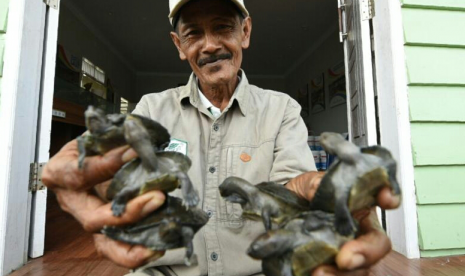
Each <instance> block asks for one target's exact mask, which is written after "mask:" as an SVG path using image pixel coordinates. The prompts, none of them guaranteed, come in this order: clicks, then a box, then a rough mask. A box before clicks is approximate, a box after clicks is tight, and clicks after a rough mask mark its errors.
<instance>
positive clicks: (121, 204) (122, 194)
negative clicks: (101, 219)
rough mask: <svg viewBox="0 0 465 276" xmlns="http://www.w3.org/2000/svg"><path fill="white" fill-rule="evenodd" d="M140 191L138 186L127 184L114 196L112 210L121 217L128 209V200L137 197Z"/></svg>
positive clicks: (116, 215)
mask: <svg viewBox="0 0 465 276" xmlns="http://www.w3.org/2000/svg"><path fill="white" fill-rule="evenodd" d="M138 193H139V188H138V187H131V186H126V187H124V188H123V189H122V190H121V191H119V192H118V193H117V194H116V196H115V197H114V198H113V202H112V204H111V210H112V211H113V215H114V216H115V217H120V216H121V215H122V214H123V213H124V211H125V210H126V204H127V203H128V201H129V200H130V199H132V198H134V197H136V196H137V195H138Z"/></svg>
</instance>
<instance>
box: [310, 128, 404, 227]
mask: <svg viewBox="0 0 465 276" xmlns="http://www.w3.org/2000/svg"><path fill="white" fill-rule="evenodd" d="M320 143H321V144H322V146H323V148H324V149H325V150H326V151H327V152H328V153H330V154H333V155H336V156H337V160H336V161H335V162H334V163H333V164H332V165H331V166H330V167H329V169H328V171H327V172H326V174H325V175H324V177H323V178H322V180H321V182H320V186H319V187H318V189H317V191H316V193H315V197H314V198H313V199H312V201H311V202H310V206H311V207H310V208H311V209H312V210H322V211H326V212H331V213H334V214H335V216H336V219H335V227H336V230H337V232H338V233H339V234H341V235H351V234H352V233H354V232H356V231H357V228H358V227H357V224H356V222H355V220H354V219H353V217H352V216H351V213H353V212H355V211H358V210H362V209H366V208H369V207H372V206H374V205H375V204H376V203H377V195H378V193H379V191H380V190H381V189H382V188H384V187H389V188H390V189H391V190H392V192H393V194H395V195H400V193H401V191H400V187H399V183H398V182H397V179H396V172H397V164H396V161H395V160H394V159H393V157H392V155H391V153H390V152H389V150H387V149H386V148H384V147H381V146H370V147H365V148H359V147H358V146H356V145H354V144H352V143H350V142H349V141H346V140H345V139H344V138H343V137H342V135H340V134H338V133H330V132H326V133H323V134H322V135H321V140H320Z"/></svg>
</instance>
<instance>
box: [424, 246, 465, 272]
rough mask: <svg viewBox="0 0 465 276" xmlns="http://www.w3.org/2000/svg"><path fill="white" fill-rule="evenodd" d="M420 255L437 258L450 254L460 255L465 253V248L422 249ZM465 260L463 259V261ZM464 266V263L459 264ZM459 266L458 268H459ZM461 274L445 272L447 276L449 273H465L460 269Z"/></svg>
mask: <svg viewBox="0 0 465 276" xmlns="http://www.w3.org/2000/svg"><path fill="white" fill-rule="evenodd" d="M420 255H421V257H422V258H437V257H446V256H447V257H449V256H458V255H465V248H459V249H444V250H421V251H420ZM461 262H463V261H461ZM459 267H462V268H463V265H461V266H459ZM459 267H458V268H459ZM458 272H459V274H457V273H456V274H444V275H446V276H449V275H461V274H462V273H465V272H464V271H458Z"/></svg>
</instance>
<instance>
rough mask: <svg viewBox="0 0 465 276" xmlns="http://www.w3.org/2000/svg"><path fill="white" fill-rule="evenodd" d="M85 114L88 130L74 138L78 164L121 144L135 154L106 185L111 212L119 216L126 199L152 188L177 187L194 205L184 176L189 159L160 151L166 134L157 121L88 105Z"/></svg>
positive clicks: (194, 193)
mask: <svg viewBox="0 0 465 276" xmlns="http://www.w3.org/2000/svg"><path fill="white" fill-rule="evenodd" d="M85 117H86V125H87V128H88V130H89V132H88V133H86V134H85V135H83V136H80V137H78V138H77V140H78V150H79V161H78V162H79V167H80V168H82V166H83V162H84V158H85V157H86V156H93V155H97V154H104V153H106V152H108V151H110V150H111V149H114V148H116V147H120V146H123V145H130V146H131V147H132V148H133V149H134V150H135V151H136V152H137V154H138V158H136V159H134V160H132V161H130V162H129V163H126V164H125V165H124V166H123V167H122V168H121V169H120V170H119V171H118V172H117V173H116V174H115V176H114V178H113V180H112V184H111V185H110V187H109V189H108V192H107V193H109V194H107V199H109V200H114V202H113V205H112V210H113V214H114V215H115V216H121V214H122V213H123V212H124V209H125V206H126V203H127V201H129V200H130V199H132V198H134V197H135V196H137V195H138V194H141V193H144V192H146V191H149V190H155V189H157V190H162V191H164V192H170V191H172V190H174V189H175V188H177V187H181V189H182V192H183V198H184V202H185V205H186V206H187V207H193V206H197V204H198V203H199V201H200V199H199V196H198V194H197V191H195V189H194V187H193V185H192V183H191V181H190V179H189V177H188V176H187V170H188V169H189V168H190V166H191V161H190V159H189V158H188V157H187V156H184V155H182V154H180V153H168V152H163V149H165V148H166V147H167V146H168V144H169V142H170V134H169V133H168V131H167V130H166V128H164V127H163V126H162V125H161V124H159V123H158V122H156V121H153V120H151V119H149V118H146V117H143V116H139V115H134V114H127V115H126V114H109V115H105V114H104V112H103V111H102V110H100V109H96V108H94V107H92V106H89V108H88V109H87V110H86V112H85Z"/></svg>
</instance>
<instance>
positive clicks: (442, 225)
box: [417, 204, 465, 250]
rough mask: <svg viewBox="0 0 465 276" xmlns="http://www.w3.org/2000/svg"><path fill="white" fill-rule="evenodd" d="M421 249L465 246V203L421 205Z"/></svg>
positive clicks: (419, 217) (419, 218)
mask: <svg viewBox="0 0 465 276" xmlns="http://www.w3.org/2000/svg"><path fill="white" fill-rule="evenodd" d="M417 212H418V228H419V233H420V235H419V236H420V249H421V250H438V249H440V250H443V249H461V248H465V235H464V234H463V229H464V228H465V220H464V219H462V218H463V217H465V204H444V205H419V206H418V208H417Z"/></svg>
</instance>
